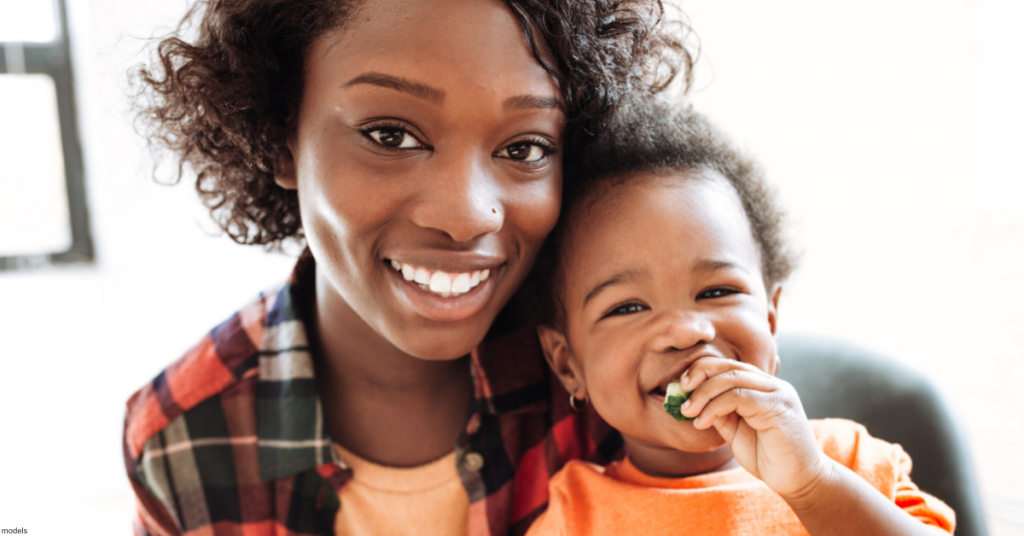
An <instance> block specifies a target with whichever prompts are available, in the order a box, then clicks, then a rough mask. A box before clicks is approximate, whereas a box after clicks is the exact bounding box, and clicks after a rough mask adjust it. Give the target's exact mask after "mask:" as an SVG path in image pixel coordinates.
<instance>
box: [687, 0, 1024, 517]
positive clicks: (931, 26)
mask: <svg viewBox="0 0 1024 536" xmlns="http://www.w3.org/2000/svg"><path fill="white" fill-rule="evenodd" d="M682 5H683V9H684V10H685V11H686V12H687V14H688V15H689V16H690V18H691V21H692V23H693V26H694V27H695V29H696V32H697V34H698V36H699V38H700V41H701V45H702V48H703V54H702V57H701V60H700V63H699V68H698V73H697V79H696V83H695V88H694V91H693V92H692V95H691V96H692V100H693V102H694V104H695V105H696V106H697V107H698V108H699V109H702V110H704V111H705V112H707V113H708V114H710V115H711V116H713V117H714V118H715V119H716V121H717V122H718V124H719V125H720V126H721V127H722V128H724V129H725V130H726V131H728V132H730V133H731V134H732V135H733V137H734V138H735V139H736V140H737V141H739V142H741V144H742V145H743V146H744V147H746V148H747V149H749V150H750V151H751V152H752V153H754V154H755V155H756V156H757V157H758V159H759V160H760V161H761V162H762V163H763V164H764V166H765V167H766V168H767V171H768V173H769V177H770V178H771V179H772V181H773V182H774V183H775V184H777V185H778V187H779V189H780V190H781V193H782V195H783V198H784V199H785V200H786V202H787V205H788V207H789V208H790V210H791V213H792V215H793V217H794V219H795V220H796V223H797V226H796V230H797V237H798V242H799V244H800V245H801V246H802V247H803V249H804V258H803V262H802V264H801V266H800V268H799V270H798V271H797V273H796V275H795V276H794V277H793V278H792V281H791V284H790V285H788V288H786V290H784V291H783V296H784V297H783V302H782V305H781V308H780V326H781V327H780V329H781V330H783V331H791V332H792V331H796V332H803V333H813V334H822V335H830V336H835V337H840V338H843V339H847V340H851V341H856V342H858V343H861V344H864V345H867V346H870V347H875V348H878V349H881V350H885V351H888V352H890V353H892V354H894V355H896V356H897V357H899V358H900V359H902V360H904V361H906V362H908V363H910V364H912V365H914V366H916V367H917V368H919V369H922V370H924V371H926V372H928V373H929V374H930V375H931V376H932V377H933V378H935V379H936V381H938V382H939V384H940V386H941V387H943V388H944V389H945V391H946V392H948V394H949V395H948V396H949V400H950V401H951V402H952V405H953V408H954V411H956V412H957V413H958V414H959V416H960V419H961V422H962V424H963V426H964V427H965V428H966V430H967V432H968V440H969V443H970V445H971V447H972V450H973V454H974V457H975V460H976V467H977V469H978V470H979V472H980V479H981V486H982V492H983V495H984V497H983V499H984V501H985V505H986V509H987V512H988V514H989V516H988V517H989V522H990V524H991V527H990V528H991V530H992V531H993V534H995V535H1009V534H1024V487H1022V486H1021V482H1024V457H1022V456H1021V455H1020V454H1021V452H1024V451H1022V449H1021V444H1022V442H1024V417H1021V414H1020V412H1021V410H1022V409H1024V397H1022V395H1021V392H1022V390H1021V388H1020V385H1019V382H1020V380H1021V379H1022V378H1024V163H1022V161H1021V160H1020V158H1019V155H1020V154H1022V153H1021V147H1022V146H1024V104H1022V103H1021V97H1020V96H1021V95H1024V72H1022V68H1024V35H1022V34H1021V33H1020V31H1019V24H1020V22H1021V21H1024V4H1021V3H1020V2H1015V1H1013V0H991V1H985V2H971V1H966V0H942V1H930V2H926V1H910V0H898V1H892V0H867V1H861V2H821V1H810V0H804V1H798V0H785V1H781V2H758V1H754V0H683V4H682Z"/></svg>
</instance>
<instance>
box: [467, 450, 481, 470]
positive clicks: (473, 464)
mask: <svg viewBox="0 0 1024 536" xmlns="http://www.w3.org/2000/svg"><path fill="white" fill-rule="evenodd" d="M483 466H484V457H483V456H482V455H481V454H480V453H479V452H467V453H466V455H465V456H463V457H462V467H463V468H465V469H466V470H467V471H479V470H480V469H481V468H482V467H483Z"/></svg>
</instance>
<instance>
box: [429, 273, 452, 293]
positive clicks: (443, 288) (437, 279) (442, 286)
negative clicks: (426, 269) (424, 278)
mask: <svg viewBox="0 0 1024 536" xmlns="http://www.w3.org/2000/svg"><path fill="white" fill-rule="evenodd" d="M451 291H452V278H450V277H448V274H446V273H444V272H434V275H432V276H430V292H436V293H438V294H448V293H449V292H451Z"/></svg>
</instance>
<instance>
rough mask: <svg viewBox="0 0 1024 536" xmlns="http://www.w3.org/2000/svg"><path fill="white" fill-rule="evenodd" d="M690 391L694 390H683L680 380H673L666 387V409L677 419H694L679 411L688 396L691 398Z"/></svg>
mask: <svg viewBox="0 0 1024 536" xmlns="http://www.w3.org/2000/svg"><path fill="white" fill-rule="evenodd" d="M690 393H693V391H687V392H685V393H684V392H683V390H682V388H680V387H679V382H672V383H670V384H668V388H666V389H665V411H667V412H668V414H669V415H671V416H672V417H673V418H674V419H675V420H677V421H687V422H689V421H692V420H693V419H692V418H690V417H686V416H685V415H683V413H682V412H681V411H679V407H680V406H682V405H683V402H686V399H687V398H690Z"/></svg>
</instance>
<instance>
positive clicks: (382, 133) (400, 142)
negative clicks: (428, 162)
mask: <svg viewBox="0 0 1024 536" xmlns="http://www.w3.org/2000/svg"><path fill="white" fill-rule="evenodd" d="M366 135H367V136H368V137H369V138H370V139H372V140H373V141H375V142H377V143H379V144H381V145H383V146H385V147H388V148H389V149H418V148H421V147H423V144H422V143H420V141H419V140H417V139H416V137H415V136H413V135H412V134H409V132H408V131H407V130H405V129H401V128H396V127H378V128H374V129H371V130H367V131H366Z"/></svg>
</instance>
